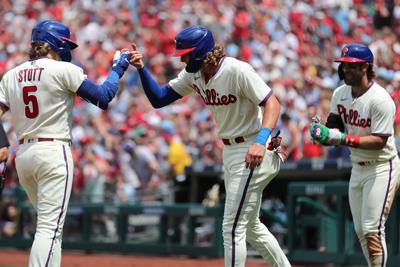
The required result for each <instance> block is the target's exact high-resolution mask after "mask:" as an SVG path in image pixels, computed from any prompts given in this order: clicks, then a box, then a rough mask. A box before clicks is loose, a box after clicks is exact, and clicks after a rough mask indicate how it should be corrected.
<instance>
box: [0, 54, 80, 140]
mask: <svg viewBox="0 0 400 267" xmlns="http://www.w3.org/2000/svg"><path fill="white" fill-rule="evenodd" d="M85 78H86V76H85V75H84V74H83V70H82V68H80V67H78V66H75V65H73V64H71V63H69V62H64V61H56V60H52V59H49V58H40V59H37V60H32V61H27V62H25V63H23V64H21V65H19V66H17V67H15V68H14V69H12V70H10V71H8V72H7V73H6V74H5V75H4V77H3V79H2V81H1V83H0V103H2V104H4V105H5V106H7V107H8V108H9V109H10V111H11V119H12V124H13V126H14V128H15V132H16V134H17V137H18V139H22V138H38V137H43V138H55V139H61V140H71V125H72V113H71V110H72V107H73V104H74V97H75V93H76V91H77V90H78V88H79V86H80V85H81V84H82V82H83V80H84V79H85Z"/></svg>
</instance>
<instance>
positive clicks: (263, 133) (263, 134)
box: [256, 128, 271, 146]
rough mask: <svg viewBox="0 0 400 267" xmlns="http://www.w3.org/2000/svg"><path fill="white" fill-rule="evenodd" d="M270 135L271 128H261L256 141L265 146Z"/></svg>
mask: <svg viewBox="0 0 400 267" xmlns="http://www.w3.org/2000/svg"><path fill="white" fill-rule="evenodd" d="M270 135H271V130H270V129H269V128H261V130H260V132H259V133H258V135H257V138H256V142H257V143H258V144H260V145H263V146H265V144H266V143H267V141H268V138H269V136H270Z"/></svg>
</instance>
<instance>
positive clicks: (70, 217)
mask: <svg viewBox="0 0 400 267" xmlns="http://www.w3.org/2000/svg"><path fill="white" fill-rule="evenodd" d="M222 213H223V207H222V206H215V207H207V206H204V205H200V204H171V205H165V204H160V205H158V204H157V205H135V206H131V205H129V206H128V205H127V206H123V205H121V206H115V205H108V204H84V205H83V204H71V205H70V207H69V209H68V212H67V218H66V225H65V227H64V237H63V248H64V249H71V250H81V251H85V252H118V253H132V254H153V255H188V256H192V257H221V256H222V255H223V248H222V234H221V232H222V229H221V227H222ZM20 215H21V216H20V218H21V219H20V223H19V226H18V233H17V235H16V236H14V237H12V238H0V247H14V248H29V247H30V246H31V245H32V241H33V233H34V229H33V228H34V218H35V212H34V210H33V208H32V207H31V206H28V205H25V206H22V207H21V214H20Z"/></svg>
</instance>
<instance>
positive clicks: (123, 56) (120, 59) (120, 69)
mask: <svg viewBox="0 0 400 267" xmlns="http://www.w3.org/2000/svg"><path fill="white" fill-rule="evenodd" d="M129 58H130V54H129V52H122V53H121V51H119V50H117V51H116V52H115V54H114V59H113V66H112V70H113V71H115V72H116V73H117V74H118V76H119V78H121V77H122V76H123V75H124V73H125V71H126V70H127V69H128V67H129Z"/></svg>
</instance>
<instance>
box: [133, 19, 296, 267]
mask: <svg viewBox="0 0 400 267" xmlns="http://www.w3.org/2000/svg"><path fill="white" fill-rule="evenodd" d="M175 41H176V52H175V56H180V58H181V61H182V62H184V63H186V67H185V69H184V70H182V71H181V72H180V73H179V75H178V77H176V78H175V79H173V80H171V81H169V83H168V84H166V85H164V86H160V85H159V84H158V83H157V82H156V81H155V80H154V78H153V77H152V76H151V74H150V73H149V71H148V70H147V69H146V67H145V66H144V64H143V60H142V58H143V56H142V54H140V53H139V51H138V50H137V47H136V45H135V44H132V47H133V52H132V57H131V64H132V65H133V66H135V67H136V68H137V70H138V72H139V75H140V79H141V82H142V85H143V87H144V91H145V93H146V95H147V97H148V98H149V100H150V102H151V104H152V105H153V106H154V107H155V108H160V107H164V106H166V105H168V104H170V103H172V102H174V101H175V100H177V99H180V98H182V97H183V96H186V95H188V94H190V93H197V95H199V96H200V97H201V98H202V99H203V100H204V102H205V104H206V105H207V106H209V108H210V109H211V110H212V112H213V113H214V117H215V120H216V122H217V124H218V127H219V132H218V134H219V136H220V137H221V138H222V141H223V143H224V144H225V146H224V150H223V163H224V179H225V188H226V199H225V211H224V218H223V238H224V248H225V266H245V261H246V251H247V250H246V241H248V242H249V243H250V244H251V245H252V246H253V247H254V248H255V249H257V251H258V252H259V253H260V254H261V255H262V257H263V258H264V259H265V261H266V262H267V263H268V264H269V265H270V266H279V267H286V266H290V263H289V261H288V260H287V258H286V256H285V254H284V253H283V251H282V249H281V248H280V246H279V244H278V242H277V240H276V239H275V237H274V236H273V235H272V234H271V233H270V232H269V231H268V229H267V228H266V226H265V225H264V224H262V223H261V222H260V220H259V210H260V204H261V198H262V192H263V190H264V188H265V187H266V186H267V184H268V183H269V182H270V181H271V180H272V179H273V178H274V177H275V176H276V174H277V173H278V171H279V168H280V164H281V162H280V159H279V157H278V155H277V154H276V153H274V152H272V151H269V150H266V143H267V140H268V139H269V137H270V133H271V131H272V130H273V129H274V127H275V124H276V122H277V120H278V117H279V112H280V104H279V102H278V101H277V99H276V98H275V96H274V95H272V91H271V88H269V87H268V86H267V85H266V84H265V83H264V81H263V80H262V79H261V78H260V76H258V75H257V73H256V72H255V71H254V69H253V68H252V67H251V66H250V65H249V64H247V63H245V62H242V61H239V60H237V59H234V58H231V57H226V56H225V54H224V49H223V47H222V46H220V45H215V43H214V39H213V36H212V33H211V32H210V30H209V29H207V28H205V27H202V26H198V25H196V26H191V27H188V28H185V29H184V30H182V31H181V32H180V33H179V34H178V35H177V36H176V40H175Z"/></svg>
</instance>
